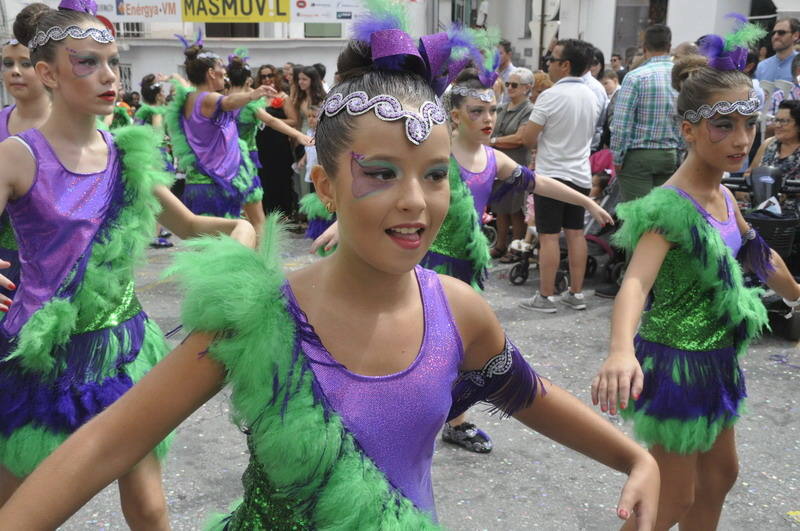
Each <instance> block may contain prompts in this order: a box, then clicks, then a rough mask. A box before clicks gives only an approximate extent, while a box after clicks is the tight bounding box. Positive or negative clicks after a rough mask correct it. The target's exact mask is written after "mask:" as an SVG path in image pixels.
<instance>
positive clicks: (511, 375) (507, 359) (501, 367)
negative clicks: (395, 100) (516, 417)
mask: <svg viewBox="0 0 800 531" xmlns="http://www.w3.org/2000/svg"><path fill="white" fill-rule="evenodd" d="M540 387H541V393H542V394H544V393H545V392H546V391H545V389H544V386H543V385H542V380H541V378H540V377H539V375H538V374H536V372H535V371H534V370H533V369H532V368H531V366H530V365H529V364H528V362H527V361H525V358H523V357H522V354H520V352H519V350H518V349H517V347H515V346H514V344H513V343H512V342H511V341H509V340H508V338H506V345H505V347H504V348H503V352H501V353H500V354H498V355H497V356H494V357H493V358H492V359H490V360H489V361H487V362H486V365H484V366H483V368H482V369H480V370H475V371H466V372H462V373H461V374H460V375H459V377H458V379H457V380H456V383H455V385H454V386H453V393H452V395H453V405H452V407H451V408H450V413H449V415H448V417H447V420H450V419H453V418H455V417H457V416H459V415H460V414H462V413H463V412H465V411H466V410H468V409H469V408H470V407H472V406H473V405H474V404H476V403H478V402H488V403H489V404H491V406H492V407H491V408H490V409H489V412H490V413H497V412H498V411H500V412H501V416H502V417H510V416H511V415H513V414H514V413H516V412H517V411H519V410H520V409H523V408H526V407H528V406H530V405H531V404H532V403H533V400H534V398H536V395H537V393H539V388H540Z"/></svg>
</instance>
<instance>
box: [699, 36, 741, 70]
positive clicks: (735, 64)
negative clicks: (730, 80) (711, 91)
mask: <svg viewBox="0 0 800 531" xmlns="http://www.w3.org/2000/svg"><path fill="white" fill-rule="evenodd" d="M700 53H702V54H703V55H705V56H706V57H708V66H710V67H711V68H715V69H717V70H742V69H744V67H745V66H747V48H744V47H741V46H737V47H736V48H734V49H733V50H730V51H725V41H724V40H723V39H722V37H720V36H719V35H706V36H705V37H703V41H702V42H701V43H700Z"/></svg>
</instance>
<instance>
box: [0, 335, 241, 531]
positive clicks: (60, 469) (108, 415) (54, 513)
mask: <svg viewBox="0 0 800 531" xmlns="http://www.w3.org/2000/svg"><path fill="white" fill-rule="evenodd" d="M211 340H212V336H211V335H210V334H203V333H195V334H192V335H191V336H190V337H189V338H188V339H187V340H186V341H185V342H184V343H183V344H181V345H180V346H179V347H178V348H176V349H175V350H173V351H172V353H170V354H169V356H167V357H166V358H165V359H164V360H163V361H162V362H161V363H159V364H158V365H156V366H155V367H154V368H153V369H152V370H151V371H150V373H148V374H147V375H146V376H145V377H144V378H143V379H142V380H141V381H140V382H139V383H137V384H136V385H135V386H134V387H133V388H132V389H131V390H130V391H128V392H127V393H125V394H124V395H123V396H122V397H121V398H120V399H119V400H117V401H116V402H115V403H114V404H113V405H111V406H110V407H109V408H108V409H106V410H105V411H103V412H102V413H101V414H99V415H98V416H97V417H95V418H94V419H92V420H91V421H89V422H88V423H87V424H86V425H84V426H83V427H82V428H80V429H79V430H78V431H77V432H75V433H74V434H73V435H72V436H71V437H70V438H69V439H67V440H66V441H65V442H64V444H62V445H61V446H59V447H58V449H57V450H56V451H55V452H53V454H51V455H50V456H49V457H48V458H47V459H45V460H44V461H43V462H42V464H41V465H40V466H39V467H38V468H37V469H36V470H35V471H34V472H33V473H32V474H31V475H30V476H28V478H27V479H26V480H25V482H24V483H23V484H22V486H21V487H20V488H19V489H18V490H17V491H16V492H15V493H14V495H13V496H12V497H11V499H10V500H9V501H8V502H7V503H6V504H5V505H4V506H3V507H2V508H0V529H3V530H7V531H17V530H19V531H39V530H42V531H44V530H51V529H55V528H56V527H57V526H59V525H60V524H62V523H63V522H64V521H65V520H66V519H67V518H69V517H70V515H72V514H73V513H74V512H75V511H77V510H78V509H80V508H81V507H82V506H83V505H84V504H85V503H86V502H87V501H89V500H90V499H91V498H92V497H93V496H94V495H95V494H97V493H98V492H99V491H100V490H102V489H103V488H104V487H105V486H106V485H108V484H109V483H111V482H112V481H114V480H115V479H117V478H119V477H120V476H122V475H124V474H125V473H126V472H128V471H129V470H130V469H131V467H133V466H134V465H135V464H136V463H138V462H139V461H141V460H142V458H144V457H145V456H146V455H147V453H148V452H150V451H151V450H152V449H153V447H155V446H156V444H158V442H159V441H161V440H162V439H163V438H164V437H166V436H167V434H168V433H169V432H171V431H172V430H173V429H175V427H176V426H178V425H179V424H180V423H181V422H182V421H183V420H184V419H186V418H187V417H188V416H189V415H191V414H192V412H193V411H195V410H196V409H197V408H198V407H200V406H201V405H202V404H204V403H205V402H206V401H208V400H209V399H210V398H211V397H212V396H214V395H215V394H216V393H217V392H218V391H219V390H220V388H221V387H222V385H223V382H224V378H225V373H224V368H223V367H222V366H221V365H220V364H218V363H217V362H215V361H214V360H213V359H211V358H210V357H209V356H207V355H202V354H201V353H203V352H205V351H206V349H207V348H208V345H209V344H210V342H211ZM45 502H46V503H45Z"/></svg>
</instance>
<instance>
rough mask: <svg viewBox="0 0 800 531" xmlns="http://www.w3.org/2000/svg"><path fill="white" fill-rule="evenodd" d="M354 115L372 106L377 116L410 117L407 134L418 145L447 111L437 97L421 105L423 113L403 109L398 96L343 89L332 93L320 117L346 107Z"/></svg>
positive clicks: (445, 116) (445, 118)
mask: <svg viewBox="0 0 800 531" xmlns="http://www.w3.org/2000/svg"><path fill="white" fill-rule="evenodd" d="M344 109H346V110H347V113H348V114H350V115H353V116H360V115H362V114H364V113H366V112H369V111H370V110H373V111H374V112H375V116H377V117H378V118H380V119H381V120H384V121H386V122H393V121H395V120H405V121H406V137H408V140H409V141H411V143H412V144H414V145H419V144H421V143H422V142H424V141H425V140H427V138H428V137H429V136H430V134H431V130H432V129H433V126H434V124H435V125H441V124H443V123H445V121H446V120H447V113H446V112H445V110H444V107H442V102H441V101H440V100H439V98H436V101H435V102H433V101H426V102H424V103H423V104H422V105H420V107H419V113H416V112H414V111H409V110H406V109H403V105H402V104H401V103H400V101H399V100H398V99H397V98H395V97H394V96H390V95H388V94H379V95H377V96H375V97H374V98H369V97H368V96H367V93H366V92H364V91H361V90H359V91H356V92H351V93H350V94H348V95H346V96H345V95H344V94H341V93H337V94H333V95H331V96H330V97H329V98H328V99H327V100H325V103H323V104H322V109H321V110H320V117H322V116H328V117H331V116H336V115H337V114H339V113H340V112H341V111H342V110H344Z"/></svg>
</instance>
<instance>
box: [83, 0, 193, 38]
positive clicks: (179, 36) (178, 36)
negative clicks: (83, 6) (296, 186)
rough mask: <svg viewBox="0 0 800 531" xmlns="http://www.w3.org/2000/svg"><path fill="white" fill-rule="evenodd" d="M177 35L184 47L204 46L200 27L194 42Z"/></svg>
mask: <svg viewBox="0 0 800 531" xmlns="http://www.w3.org/2000/svg"><path fill="white" fill-rule="evenodd" d="M89 1H91V0H89ZM175 37H177V38H178V40H179V41H181V44H183V47H184V48H188V47H189V46H193V45H197V46H199V47H200V48H202V47H203V30H202V29H198V30H197V40H196V41H194V42H192V43H190V42H189V41H188V40H187V39H186V37H184V36H183V35H178V34H177V33H176V34H175Z"/></svg>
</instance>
